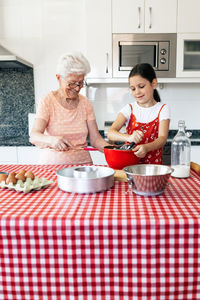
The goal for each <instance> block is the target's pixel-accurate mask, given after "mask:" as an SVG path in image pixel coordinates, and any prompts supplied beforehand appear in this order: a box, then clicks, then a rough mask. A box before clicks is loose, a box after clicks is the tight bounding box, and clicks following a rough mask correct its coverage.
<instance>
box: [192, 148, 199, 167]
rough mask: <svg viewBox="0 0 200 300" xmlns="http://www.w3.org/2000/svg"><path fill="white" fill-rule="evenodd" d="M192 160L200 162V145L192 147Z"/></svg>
mask: <svg viewBox="0 0 200 300" xmlns="http://www.w3.org/2000/svg"><path fill="white" fill-rule="evenodd" d="M191 161H193V162H195V163H197V164H200V146H192V147H191Z"/></svg>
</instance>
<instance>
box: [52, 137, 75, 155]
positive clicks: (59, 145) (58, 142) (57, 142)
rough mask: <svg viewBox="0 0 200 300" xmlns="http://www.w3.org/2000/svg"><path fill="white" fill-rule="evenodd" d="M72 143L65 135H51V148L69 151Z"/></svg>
mask: <svg viewBox="0 0 200 300" xmlns="http://www.w3.org/2000/svg"><path fill="white" fill-rule="evenodd" d="M70 147H71V144H70V143H69V142H68V141H67V139H66V138H65V137H63V136H52V137H51V148H53V149H55V150H57V151H68V150H69V148H70Z"/></svg>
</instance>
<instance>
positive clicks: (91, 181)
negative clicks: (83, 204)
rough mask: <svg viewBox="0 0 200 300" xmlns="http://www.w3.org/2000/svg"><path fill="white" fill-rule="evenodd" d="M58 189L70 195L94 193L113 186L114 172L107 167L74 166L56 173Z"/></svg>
mask: <svg viewBox="0 0 200 300" xmlns="http://www.w3.org/2000/svg"><path fill="white" fill-rule="evenodd" d="M56 175H57V179H58V187H59V188H60V189H61V190H63V191H65V192H71V193H80V194H84V193H86V194H87V193H96V192H101V191H105V190H108V189H110V188H111V187H112V186H113V184H114V170H113V169H111V168H109V167H99V166H76V167H71V168H70V167H69V168H64V169H61V170H59V171H57V172H56Z"/></svg>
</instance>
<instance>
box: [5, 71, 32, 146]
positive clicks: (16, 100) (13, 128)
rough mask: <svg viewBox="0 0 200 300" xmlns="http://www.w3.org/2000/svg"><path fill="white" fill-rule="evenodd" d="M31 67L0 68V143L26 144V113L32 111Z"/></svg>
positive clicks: (27, 142)
mask: <svg viewBox="0 0 200 300" xmlns="http://www.w3.org/2000/svg"><path fill="white" fill-rule="evenodd" d="M34 107H35V95H34V80H33V69H31V68H27V69H26V68H24V69H21V70H20V69H0V145H1V146H2V145H13V146H15V145H16V146H17V145H28V144H29V135H28V113H29V112H30V111H34Z"/></svg>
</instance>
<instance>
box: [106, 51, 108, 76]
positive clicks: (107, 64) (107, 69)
mask: <svg viewBox="0 0 200 300" xmlns="http://www.w3.org/2000/svg"><path fill="white" fill-rule="evenodd" d="M106 73H108V52H106Z"/></svg>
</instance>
